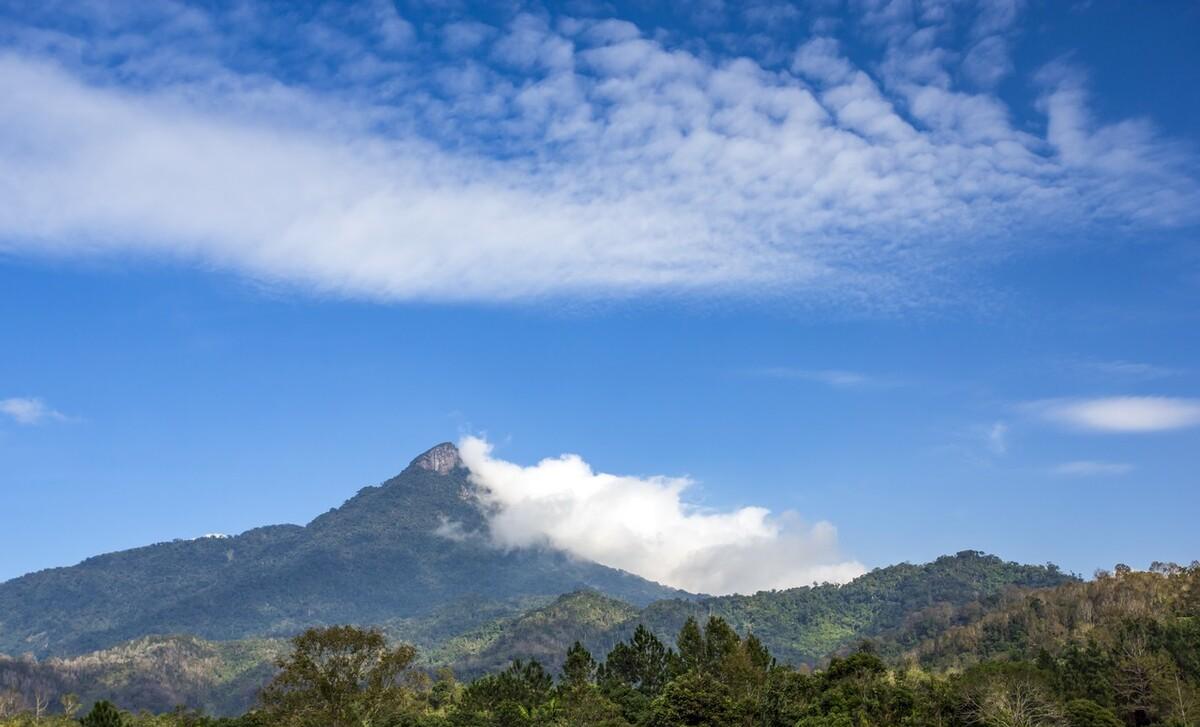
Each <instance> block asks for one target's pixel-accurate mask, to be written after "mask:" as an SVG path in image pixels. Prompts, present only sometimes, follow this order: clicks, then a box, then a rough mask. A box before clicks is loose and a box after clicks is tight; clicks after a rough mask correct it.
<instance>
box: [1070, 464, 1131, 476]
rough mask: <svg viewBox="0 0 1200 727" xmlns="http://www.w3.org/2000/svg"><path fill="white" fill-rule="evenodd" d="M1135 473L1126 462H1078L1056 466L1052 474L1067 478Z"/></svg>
mask: <svg viewBox="0 0 1200 727" xmlns="http://www.w3.org/2000/svg"><path fill="white" fill-rule="evenodd" d="M1132 471H1133V465H1131V464H1126V463H1124V462H1096V461H1092V460H1078V461H1075V462H1063V463H1062V464H1060V465H1057V466H1055V467H1054V468H1053V469H1052V470H1051V472H1052V473H1054V474H1056V475H1062V476H1065V477H1099V476H1116V475H1124V474H1128V473H1130V472H1132Z"/></svg>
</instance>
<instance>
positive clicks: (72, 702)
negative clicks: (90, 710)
mask: <svg viewBox="0 0 1200 727" xmlns="http://www.w3.org/2000/svg"><path fill="white" fill-rule="evenodd" d="M58 704H59V706H60V707H62V712H63V716H65V717H66V718H67V719H74V718H75V713H76V712H78V711H79V707H80V706H82V705H80V703H79V697H77V696H75V695H74V694H72V693H70V692H67V693H66V694H63V695H62V696H60V697H59V698H58Z"/></svg>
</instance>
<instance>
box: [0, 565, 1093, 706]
mask: <svg viewBox="0 0 1200 727" xmlns="http://www.w3.org/2000/svg"><path fill="white" fill-rule="evenodd" d="M1076 580H1077V579H1075V578H1073V577H1072V576H1069V575H1067V574H1064V573H1062V572H1060V571H1059V570H1058V569H1056V568H1054V567H1053V566H1033V565H1022V564H1019V563H1011V562H1006V561H1004V560H1002V559H1000V558H997V557H996V556H994V555H986V554H983V553H979V552H976V551H963V552H961V553H958V554H956V555H950V556H943V557H941V558H938V559H936V560H935V561H933V562H930V563H923V564H919V565H913V564H909V563H901V564H898V565H892V566H887V567H884V568H877V569H875V570H873V571H871V572H870V573H867V574H865V575H863V576H861V577H859V578H857V579H855V580H854V581H852V582H850V583H846V584H842V585H833V584H825V585H820V586H803V587H799V588H790V589H786V590H779V591H762V592H759V593H756V594H752V595H743V596H723V597H716V598H693V599H668V600H662V601H657V602H654V603H651V604H649V605H648V606H646V607H644V608H639V607H637V606H635V605H633V604H631V603H628V602H625V601H621V600H618V599H615V598H612V597H610V596H607V595H605V594H603V593H600V592H597V591H594V590H584V591H576V592H572V593H567V594H564V595H562V596H559V597H558V598H556V599H553V600H551V601H549V602H546V601H542V600H534V601H532V602H531V603H530V606H529V607H528V608H526V609H525V610H523V611H522V612H521V613H518V614H516V615H513V614H511V613H510V612H508V610H506V609H505V608H502V607H494V604H492V603H491V602H490V601H488V600H487V599H483V598H477V599H472V600H469V601H466V602H464V601H461V600H456V601H452V602H450V603H447V604H445V605H443V606H442V607H440V608H439V609H437V610H436V611H434V612H432V613H430V614H427V615H425V616H422V617H417V618H408V619H403V620H402V621H397V620H389V621H386V622H384V623H376V622H374V621H369V620H368V621H359V620H354V619H347V620H346V621H343V622H335V623H358V624H368V625H372V626H377V627H378V628H380V630H381V631H382V632H383V634H384V635H385V636H386V637H387V638H388V640H389V641H390V642H392V643H406V644H410V645H412V646H414V647H416V649H417V661H416V666H418V667H420V668H423V669H426V670H427V671H434V670H436V669H437V668H440V667H449V668H451V669H452V670H453V671H454V673H455V674H456V675H457V676H458V678H459V679H461V680H463V681H470V680H471V679H474V678H476V677H479V676H482V675H484V674H488V673H493V672H496V671H499V670H502V669H504V668H506V667H507V666H508V664H509V663H511V662H512V661H514V660H516V659H521V660H523V661H531V660H537V661H540V662H541V663H543V664H546V665H548V666H549V668H551V669H555V668H557V665H558V664H560V663H561V661H562V659H563V655H564V654H565V653H566V652H567V649H568V648H570V646H571V645H572V643H573V642H575V641H580V642H581V643H582V644H583V645H584V646H585V647H586V648H587V649H588V650H589V651H590V652H591V653H593V654H598V655H599V654H607V653H608V652H609V651H610V650H611V649H612V648H613V647H614V646H615V645H616V644H617V643H619V642H621V641H626V640H628V639H629V638H630V637H632V635H633V633H634V631H635V630H636V629H637V628H638V627H639V626H641V627H644V628H646V629H648V630H649V631H650V632H651V633H652V634H654V636H655V637H657V638H658V639H659V640H660V641H661V642H663V643H666V644H674V641H675V637H676V635H677V634H678V633H679V631H680V629H681V628H682V627H683V625H684V623H686V621H687V620H688V619H689V618H693V619H696V620H697V621H698V622H700V623H703V622H705V621H706V620H707V619H708V618H709V617H710V616H719V617H721V618H723V619H724V620H725V621H726V622H727V623H728V624H729V625H730V626H732V627H733V628H734V629H735V630H736V631H738V632H739V633H742V634H747V633H753V634H754V635H755V637H756V638H758V639H759V640H760V641H761V642H762V643H763V645H764V646H766V647H767V648H768V649H769V650H770V651H771V654H772V655H773V656H774V657H775V658H776V659H777V660H778V661H779V662H780V663H782V664H790V665H792V666H795V667H800V666H805V665H807V666H810V667H813V666H818V665H820V664H821V663H823V661H824V660H826V659H827V658H828V657H829V656H830V655H831V654H833V653H835V652H837V651H839V650H843V649H848V648H852V647H854V646H855V645H856V644H857V643H859V642H861V641H862V640H863V639H878V638H883V637H885V636H886V635H887V634H889V633H891V632H894V631H896V630H898V629H901V628H903V627H904V625H905V624H906V623H908V620H909V619H912V618H913V617H914V616H915V615H916V614H921V613H925V612H929V613H941V612H943V611H946V612H958V610H959V609H964V608H967V607H969V606H971V605H972V604H976V603H980V602H988V603H991V602H993V601H994V600H995V599H997V598H1000V597H1001V596H1003V595H1004V594H1006V593H1012V592H1025V591H1027V590H1029V589H1038V588H1046V587H1050V586H1054V585H1059V584H1064V583H1068V582H1075V581H1076ZM329 625H334V624H330V623H328V622H324V623H323V622H322V621H321V620H319V619H311V620H309V621H308V622H307V623H299V624H297V625H296V627H295V628H293V630H292V633H293V634H294V633H296V632H298V631H301V630H303V629H304V628H305V627H309V626H329ZM148 633H149V634H154V633H155V632H148ZM287 649H288V642H287V640H286V639H283V638H253V639H236V640H220V641H210V640H205V639H201V638H198V637H197V636H195V635H192V634H186V633H185V634H178V633H176V634H173V635H172V634H170V633H168V634H166V635H147V636H142V637H140V638H137V639H134V640H132V641H128V642H125V643H122V644H118V645H116V646H113V647H109V648H106V649H103V650H99V651H94V652H89V653H84V654H78V655H72V656H65V657H48V658H41V659H38V658H37V657H36V656H35V655H33V654H24V655H22V656H12V657H4V656H0V685H4V684H7V685H9V686H10V687H11V688H15V689H18V690H19V691H21V692H22V693H23V694H25V695H26V697H27V698H29V699H32V695H34V694H35V693H37V692H40V693H43V694H48V695H51V698H57V696H56V695H60V694H66V693H73V694H76V695H78V696H79V697H80V699H81V700H82V701H84V702H85V703H89V704H90V703H91V702H93V701H96V700H98V699H110V700H112V701H115V702H117V703H119V704H122V705H125V706H128V707H129V708H132V709H138V710H141V709H148V710H150V711H153V712H162V711H166V710H169V709H171V708H172V707H173V706H175V705H177V704H187V705H189V706H191V707H196V708H201V709H204V710H205V711H207V712H208V713H210V714H216V715H225V716H229V715H236V714H241V713H243V712H245V711H246V710H248V709H250V708H251V707H252V706H253V704H254V699H255V694H256V692H257V690H258V688H259V687H261V686H262V685H263V684H264V683H266V681H267V680H268V679H269V678H270V676H271V674H273V673H274V669H275V666H274V662H275V661H276V660H277V659H278V657H279V656H280V655H281V654H282V653H284V652H285V651H286V650H287Z"/></svg>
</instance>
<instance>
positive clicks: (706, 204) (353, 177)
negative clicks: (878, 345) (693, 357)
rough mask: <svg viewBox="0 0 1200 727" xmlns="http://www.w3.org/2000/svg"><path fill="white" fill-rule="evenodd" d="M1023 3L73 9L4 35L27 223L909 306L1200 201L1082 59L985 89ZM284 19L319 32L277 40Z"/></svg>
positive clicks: (97, 235) (227, 263)
mask: <svg viewBox="0 0 1200 727" xmlns="http://www.w3.org/2000/svg"><path fill="white" fill-rule="evenodd" d="M385 11H386V12H385ZM31 12H32V11H31ZM381 13H382V14H381ZM33 15H37V14H36V13H33ZM1010 15H1012V14H1002V17H1000V16H996V14H995V13H994V12H993V10H992V9H991V4H987V3H985V4H983V5H981V6H980V7H979V8H978V9H977V10H976V11H972V12H968V11H967V10H964V11H963V12H961V13H959V12H956V13H946V14H944V15H942V16H939V17H930V18H924V19H922V20H921V23H923V24H927V23H933V24H934V25H936V26H937V27H939V28H942V30H944V31H946V32H944V33H940V34H939V33H930V32H926V31H927V30H928V28H918V26H917V20H918V19H917V18H915V17H908V16H904V17H901V16H899V15H888V14H880V13H867V15H866V16H865V17H864V19H863V20H862V22H861V23H858V24H856V25H853V26H852V27H850V28H848V31H853V32H858V33H861V34H864V35H866V36H869V37H870V38H871V39H872V41H873V42H882V44H883V47H884V51H883V55H882V56H881V57H880V58H877V59H872V60H870V61H869V62H866V61H864V62H861V63H855V62H854V61H852V60H851V59H850V58H849V57H848V56H847V55H846V54H844V53H843V52H842V50H841V48H840V47H839V45H838V43H837V42H836V41H834V40H833V39H832V38H826V37H814V38H811V39H808V41H807V42H805V43H804V44H803V45H802V46H801V48H800V51H799V52H798V53H796V54H795V57H794V60H793V62H792V63H791V64H789V65H788V67H787V68H786V69H780V68H779V66H778V65H777V64H772V63H768V62H766V61H758V60H754V59H753V57H751V56H747V55H745V54H743V53H741V52H729V51H722V50H721V49H720V48H712V49H704V50H700V49H697V48H696V47H695V44H694V43H689V42H684V43H680V44H672V43H670V42H668V41H667V40H665V39H664V38H666V37H669V36H660V35H655V34H652V33H649V32H646V31H645V30H644V29H640V28H638V27H636V26H634V25H632V24H630V23H627V22H623V21H619V20H614V19H604V20H602V19H594V18H587V17H568V16H557V15H555V14H553V13H550V12H542V11H539V12H531V13H527V14H516V15H512V16H510V17H509V18H507V19H506V20H505V21H504V22H502V23H498V24H496V25H492V26H484V25H482V24H479V23H475V24H471V25H470V26H469V27H468V26H465V25H463V24H462V23H461V22H458V21H454V22H453V23H451V22H445V23H442V24H441V25H440V26H439V24H438V23H437V22H421V23H417V22H412V21H411V20H409V19H407V18H402V17H399V16H398V15H397V14H396V13H395V11H394V10H393V9H391V7H390V6H376V5H364V6H361V8H360V9H355V10H353V11H349V10H347V11H346V12H344V13H343V12H340V11H339V12H337V13H334V12H320V13H316V14H315V16H314V17H312V18H308V19H306V20H305V22H303V23H298V22H296V21H294V20H290V19H291V18H292V17H293V16H291V15H288V14H279V13H273V12H271V10H270V6H269V5H266V4H259V3H254V2H248V3H240V4H239V5H238V7H237V11H236V13H234V12H232V11H231V12H229V13H226V12H225V11H223V10H220V9H214V8H212V7H208V6H200V5H196V6H189V5H186V4H180V3H166V2H162V3H159V2H153V1H150V0H148V1H147V2H146V3H138V4H135V5H129V6H125V7H124V9H123V10H122V11H120V12H111V13H97V12H93V11H92V10H89V9H87V7H86V6H85V4H81V6H80V7H79V8H74V9H72V8H68V7H63V6H58V5H55V6H53V10H47V11H46V12H45V13H44V14H43V15H37V17H36V22H34V21H33V20H32V19H30V20H29V21H28V22H29V25H27V26H26V25H23V24H22V22H21V20H20V18H17V19H14V20H13V21H12V22H11V23H10V24H9V26H8V27H7V29H6V34H7V35H6V36H5V37H6V38H8V42H9V46H10V51H9V52H8V53H6V54H3V55H0V93H2V94H3V96H4V98H5V99H6V103H5V104H3V106H0V187H3V188H4V189H5V190H6V192H5V194H3V195H0V239H3V240H4V242H3V243H2V244H3V246H4V249H7V250H8V251H9V252H19V253H25V254H42V255H81V254H113V253H118V252H129V251H133V252H137V253H140V254H143V255H152V256H160V257H161V256H169V257H173V258H181V259H185V260H191V261H198V262H202V263H204V264H208V265H217V266H220V267H224V268H228V269H232V270H236V271H239V272H242V273H245V274H247V275H251V276H254V277H256V278H260V279H264V280H268V281H278V282H284V283H291V284H298V285H301V286H305V287H306V288H311V289H315V290H317V291H323V292H329V293H335V294H341V295H350V296H361V297H369V298H377V299H385V300H398V299H435V300H447V299H475V300H512V299H529V298H538V297H544V296H560V295H569V296H588V297H595V296H610V297H611V296H624V295H633V294H642V293H648V292H669V293H678V294H689V293H696V292H703V293H705V294H729V295H742V296H745V295H764V294H766V295H771V294H788V295H802V296H813V297H816V298H819V299H829V300H836V301H839V302H844V303H847V304H850V305H871V306H906V305H913V304H920V303H923V302H925V301H927V300H928V299H929V296H930V295H932V294H933V293H931V291H932V290H933V288H934V287H937V286H940V285H941V283H940V282H939V281H942V280H945V279H947V278H948V277H952V274H953V272H954V271H955V270H960V269H966V268H970V267H972V266H975V265H978V264H980V263H981V262H982V261H987V260H989V259H994V258H996V257H1000V256H1006V255H1008V254H1010V253H1012V252H1019V251H1020V250H1021V249H1022V247H1023V246H1024V245H1026V244H1028V243H1027V242H1026V241H1029V240H1034V239H1038V238H1040V237H1042V235H1041V234H1035V233H1041V232H1046V231H1049V230H1054V229H1063V228H1064V227H1069V228H1070V229H1074V230H1087V229H1099V228H1100V227H1101V226H1104V225H1110V224H1112V223H1117V224H1120V225H1122V226H1123V227H1125V228H1126V229H1138V228H1158V227H1162V226H1173V225H1181V224H1192V223H1195V222H1196V221H1197V220H1198V219H1200V212H1198V210H1200V186H1198V184H1197V180H1196V179H1195V177H1194V169H1193V166H1192V163H1191V160H1192V156H1191V155H1190V153H1189V152H1188V151H1187V150H1185V149H1183V148H1181V147H1180V146H1179V145H1178V144H1177V143H1175V142H1174V141H1173V140H1171V139H1168V138H1164V137H1162V136H1161V135H1160V134H1159V133H1158V132H1157V131H1155V130H1154V128H1153V127H1152V126H1151V125H1150V124H1149V123H1146V122H1141V121H1124V122H1121V123H1114V124H1107V123H1105V122H1102V121H1100V120H1098V119H1097V118H1095V116H1094V115H1093V114H1092V113H1091V112H1090V110H1089V104H1088V97H1087V87H1086V83H1085V80H1084V77H1083V75H1082V74H1081V73H1080V72H1078V71H1075V70H1071V69H1067V68H1065V67H1063V66H1061V65H1057V66H1055V67H1053V68H1051V69H1048V70H1046V71H1045V72H1043V73H1041V74H1039V76H1038V84H1039V88H1040V89H1041V90H1040V104H1039V108H1040V109H1041V111H1042V113H1043V118H1042V121H1043V122H1044V124H1045V126H1046V128H1047V129H1048V133H1047V134H1046V135H1045V136H1043V137H1038V136H1035V135H1033V134H1031V133H1030V132H1029V131H1028V129H1029V128H1034V126H1035V125H1031V124H1024V123H1022V124H1020V125H1016V124H1014V123H1013V121H1012V118H1013V117H1014V116H1015V115H1014V114H1012V113H1011V112H1010V109H1009V108H1008V107H1007V106H1006V105H1005V102H1004V101H1003V100H1002V99H1001V98H1000V97H999V96H997V95H994V94H993V93H991V92H990V91H989V90H988V89H989V88H990V87H991V86H992V85H993V84H995V83H996V82H997V81H998V80H999V79H1000V78H1002V77H1005V76H1006V75H1008V74H1010V73H1013V72H1018V70H1019V69H1014V68H1012V67H1011V58H1010V57H1009V55H1008V50H1007V48H1008V41H1007V40H1006V39H1007V37H1008V35H1007V34H1008V33H1009V32H1011V29H1012V28H1013V27H1014V21H1013V20H1012V18H1010ZM343 16H344V17H343ZM997 17H999V18H1000V19H996V18H997ZM31 18H32V16H31ZM988 18H991V19H988ZM289 22H292V23H295V25H294V27H293V26H289V25H288V23H289ZM339 23H342V24H353V27H352V28H351V27H350V26H349V25H347V26H346V27H342V26H341V25H339ZM954 23H963V24H964V26H963V27H962V28H958V29H959V30H965V31H966V34H965V35H962V34H956V33H955V32H952V31H954V30H955V27H954V26H953V24H954ZM943 26H944V27H943ZM930 27H933V26H930ZM47 28H53V32H49V31H47ZM418 28H420V29H421V30H417V29H418ZM960 35H962V37H965V38H967V39H968V41H969V43H970V47H969V48H956V47H941V46H938V45H937V44H936V43H935V41H937V40H938V39H943V40H944V39H947V38H952V37H956V36H960ZM131 38H137V44H138V47H137V48H136V52H131V50H130V48H129V47H128V43H129V42H130V39H131ZM279 43H290V44H293V45H295V46H296V48H295V49H294V50H295V52H293V53H287V54H280V53H267V52H265V51H264V52H262V53H261V55H262V56H263V57H262V58H261V59H260V58H259V55H260V53H259V52H258V51H256V50H255V49H260V48H271V49H273V48H275V47H276V45H277V44H279ZM872 47H874V46H872ZM794 48H795V43H794V42H790V41H789V42H785V41H784V40H782V39H780V40H779V41H778V44H777V47H776V48H775V49H774V55H775V56H778V55H780V53H783V52H784V50H785V49H787V52H788V53H790V52H791V49H794ZM964 51H965V53H964ZM283 55H286V56H287V57H290V58H306V59H312V63H311V64H310V65H299V66H296V67H287V68H286V69H281V68H280V65H279V58H280V57H282V56H283ZM962 64H966V66H965V67H960V66H961V65H962ZM330 69H336V70H334V71H331V70H330ZM960 71H961V73H960ZM1024 71H1025V72H1026V73H1029V71H1030V69H1024ZM331 73H332V74H333V75H332V76H331V75H330V74H331ZM959 78H965V79H967V80H966V81H964V82H963V83H964V84H965V85H962V86H957V85H956V84H957V83H959V81H958V80H956V79H959ZM64 199H69V200H71V203H70V204H64V203H63V200H64ZM1081 236H1086V235H1082V234H1081Z"/></svg>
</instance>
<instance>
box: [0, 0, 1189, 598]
mask: <svg viewBox="0 0 1200 727" xmlns="http://www.w3.org/2000/svg"><path fill="white" fill-rule="evenodd" d="M1197 35H1200V6H1197V5H1196V4H1195V3H1192V2H1182V1H1180V2H1160V3H1150V4H1146V3H1132V2H1130V3H1119V2H1100V1H1098V0H1097V1H1096V2H1074V3H1071V2H1062V3H1046V4H1027V3H1023V2H1019V1H1017V0H1013V1H1007V2H1006V1H1003V0H983V1H981V2H968V1H967V0H959V1H952V0H928V1H921V0H891V1H888V2H884V1H882V0H880V1H874V0H850V1H848V2H833V1H829V2H816V3H803V4H789V3H779V2H745V3H722V2H719V1H716V0H714V1H711V2H698V3H694V4H691V5H687V6H684V5H681V4H673V3H656V2H650V1H649V0H645V1H639V2H631V3H613V4H610V3H589V2H572V3H564V4H553V5H545V4H537V3H496V4H462V3H455V2H429V3H421V2H411V3H410V2H403V1H401V2H394V3H393V2H390V1H389V0H377V1H375V2H361V3H355V4H344V3H317V2H300V3H290V4H286V5H281V4H277V3H266V2H256V1H254V0H242V1H241V2H204V3H187V2H175V1H171V2H166V1H163V0H142V1H140V2H119V1H118V2H85V1H78V2H63V3H58V2H47V3H39V4H34V5H31V4H29V3H22V2H3V1H0V97H3V98H4V99H5V101H4V103H3V104H0V498H2V500H0V502H2V503H3V505H2V506H0V579H6V578H11V577H15V576H18V575H20V574H22V573H25V572H29V571H32V570H37V569H41V568H47V567H54V566H61V565H69V564H72V563H76V562H78V561H80V560H81V559H83V558H85V557H88V556H90V555H94V554H96V553H100V552H108V551H113V550H118V549H123V548H129V547H135V546H138V545H143V544H147V543H152V542H159V541H164V540H171V539H174V538H190V537H197V536H201V535H204V534H206V533H237V532H241V531H243V530H246V529H248V528H251V527H255V526H258V525H263V524H268V523H279V522H296V523H304V522H307V521H308V520H310V519H312V518H313V517H315V516H316V515H318V514H320V513H322V512H324V511H326V510H328V509H329V508H331V507H335V506H337V505H338V504H340V503H341V502H342V501H343V500H345V499H346V498H347V497H349V496H351V495H352V494H353V493H354V492H355V491H357V490H358V489H359V488H361V487H363V486H366V485H370V484H376V483H378V482H381V481H383V480H385V479H387V478H388V477H390V476H391V475H393V474H395V473H396V472H398V471H399V470H401V469H402V468H403V467H404V466H405V465H406V464H407V463H408V461H409V460H410V459H412V458H413V457H414V456H416V455H417V454H419V453H420V452H421V451H423V450H424V449H426V448H428V447H430V446H432V445H434V444H436V443H438V442H441V441H454V442H458V443H460V445H461V447H462V449H463V451H464V454H465V458H466V459H467V461H468V464H469V465H470V466H471V470H472V473H473V476H475V477H476V478H477V479H478V480H479V481H480V482H481V483H484V484H486V485H488V486H489V487H490V488H491V490H492V492H493V493H494V495H495V498H496V502H497V503H498V505H499V508H498V511H499V512H500V513H502V514H501V515H500V516H498V517H496V518H495V519H494V520H493V521H492V523H491V527H492V540H493V545H495V546H496V547H521V546H536V545H540V544H546V543H548V544H551V545H554V546H555V547H561V548H564V549H566V550H568V551H571V552H574V553H576V554H578V555H580V556H581V557H587V558H591V559H594V560H598V561H600V562H604V563H606V564H609V565H613V566H615V567H622V568H626V569H628V570H631V571H633V572H637V573H639V574H641V575H645V576H647V577H652V578H655V579H658V580H662V581H664V582H670V583H672V585H682V586H683V587H690V588H693V589H696V590H700V589H703V590H707V591H709V592H729V591H735V590H736V591H751V590H755V589H757V588H771V587H786V586H788V585H800V584H802V583H807V582H810V581H824V580H832V581H844V580H846V579H847V578H851V577H853V576H854V575H856V574H858V573H861V572H863V571H864V570H867V569H870V568H873V567H878V566H884V565H888V564H891V563H895V562H900V561H911V562H922V561H926V560H929V559H932V558H935V557H937V556H938V555H941V554H945V553H953V552H957V551H959V550H964V549H977V550H984V551H987V552H993V553H996V554H998V555H1000V556H1002V557H1004V558H1006V559H1011V560H1018V561H1023V562H1036V563H1042V562H1047V561H1051V562H1054V563H1057V564H1058V565H1060V566H1061V567H1063V568H1064V569H1066V570H1069V571H1072V572H1077V573H1080V574H1083V575H1089V574H1091V573H1092V571H1093V570H1095V569H1097V568H1110V567H1112V566H1113V565H1114V564H1115V563H1118V562H1124V563H1128V564H1130V565H1133V566H1135V567H1145V566H1147V565H1149V564H1150V562H1151V561H1155V560H1162V561H1177V562H1190V561H1192V560H1194V559H1196V558H1200V528H1196V527H1195V526H1194V521H1195V520H1196V519H1197V516H1198V515H1200V488H1198V487H1197V485H1198V484H1200V482H1198V481H1197V469H1198V468H1197V464H1198V463H1200V459H1198V458H1197V455H1196V452H1197V451H1198V445H1200V335H1197V331H1198V330H1200V305H1198V303H1200V250H1198V248H1197V244H1196V243H1197V242H1198V239H1197V238H1198V236H1200V146H1198V143H1200V134H1198V133H1197V132H1198V128H1197V125H1196V121H1195V119H1196V118H1200V96H1198V95H1197V94H1195V93H1194V92H1193V89H1195V88H1196V87H1197V86H1198V85H1200V48H1198V47H1197V46H1196V44H1195V42H1194V39H1195V37H1197ZM468 453H469V456H466V455H467V454H468ZM447 536H448V537H451V536H455V534H454V533H453V532H452V531H447Z"/></svg>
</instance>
